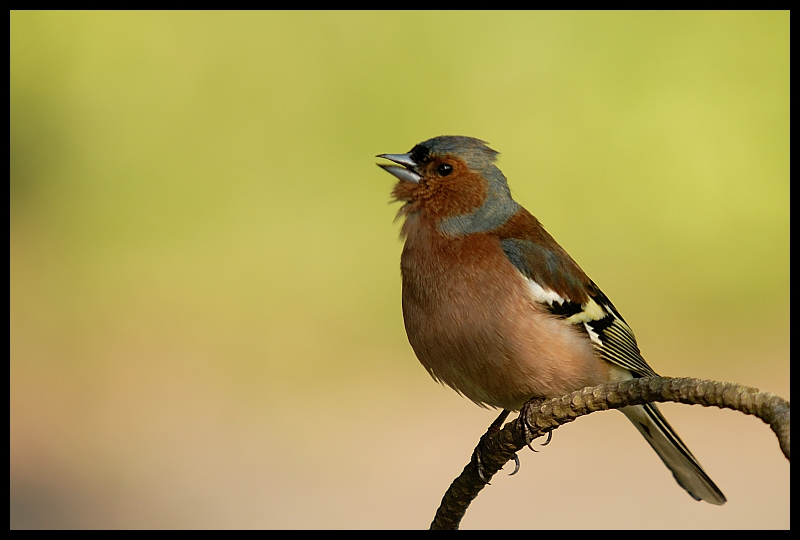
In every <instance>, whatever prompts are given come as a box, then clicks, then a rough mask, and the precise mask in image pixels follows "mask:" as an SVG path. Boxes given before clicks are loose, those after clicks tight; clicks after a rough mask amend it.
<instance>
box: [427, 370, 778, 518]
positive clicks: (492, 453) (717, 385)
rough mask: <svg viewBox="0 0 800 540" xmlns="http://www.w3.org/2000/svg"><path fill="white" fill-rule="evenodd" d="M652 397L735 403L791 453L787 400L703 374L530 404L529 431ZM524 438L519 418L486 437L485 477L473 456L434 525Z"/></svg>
mask: <svg viewBox="0 0 800 540" xmlns="http://www.w3.org/2000/svg"><path fill="white" fill-rule="evenodd" d="M654 401H655V402H663V401H674V402H677V403H686V404H689V405H703V406H705V407H711V406H713V407H720V408H726V409H734V410H736V411H741V412H743V413H745V414H752V415H754V416H757V417H759V418H760V419H761V420H763V421H764V422H766V423H767V424H769V426H770V427H771V428H772V431H774V432H775V435H777V437H778V442H779V444H780V447H781V450H782V451H783V455H784V456H786V459H790V457H789V402H788V401H786V400H784V399H782V398H780V397H778V396H776V395H775V394H773V393H771V392H762V391H760V390H758V389H756V388H751V387H748V386H743V385H740V384H733V383H723V382H716V381H707V380H703V379H673V378H668V377H642V378H639V379H632V380H629V381H624V382H621V383H611V384H604V385H602V386H596V387H594V388H584V389H583V390H579V391H577V392H573V393H571V394H569V395H567V396H564V397H562V398H556V399H551V400H548V401H544V402H542V403H541V404H540V405H538V406H533V407H528V408H527V411H528V425H529V426H531V430H530V431H529V432H528V433H529V435H530V436H532V438H533V439H536V438H539V437H541V436H543V435H545V434H547V433H548V432H550V431H552V430H554V429H556V428H558V427H559V426H561V425H563V424H566V423H568V422H572V421H573V420H575V419H576V418H578V417H579V416H583V415H585V414H589V413H593V412H595V411H604V410H607V409H618V408H620V407H625V406H628V405H643V404H645V403H650V402H654ZM523 410H526V409H523ZM526 442H527V441H525V437H524V434H523V433H522V431H521V429H520V425H519V422H518V420H513V421H511V422H508V423H507V424H506V425H505V426H504V427H503V429H501V430H500V431H499V432H497V433H493V434H488V433H487V435H485V436H484V437H482V438H481V441H480V442H479V443H478V447H477V448H476V449H475V452H476V453H479V455H480V460H481V464H482V466H483V467H482V469H483V477H484V478H485V479H486V480H485V481H484V480H482V479H481V477H480V476H479V474H478V469H477V466H476V465H475V460H474V459H473V460H471V461H470V463H469V464H467V466H466V467H464V470H463V471H462V472H461V474H460V475H459V477H458V478H456V479H455V480H453V483H452V484H450V488H449V489H448V490H447V493H445V494H444V497H443V498H442V503H441V505H440V506H439V509H438V510H437V511H436V516H435V517H434V519H433V522H432V523H431V529H457V528H458V526H459V523H461V519H462V518H463V517H464V514H465V513H466V511H467V508H468V507H469V505H470V503H471V502H472V501H473V500H474V499H475V497H477V496H478V493H480V491H481V490H482V489H483V488H484V486H486V485H487V484H488V483H489V480H490V479H491V477H492V476H494V474H496V473H497V471H499V470H500V469H502V468H503V465H505V464H506V463H507V462H508V461H509V460H511V459H514V456H515V455H516V453H517V452H518V451H520V450H521V449H522V448H523V447H524V446H525V445H526Z"/></svg>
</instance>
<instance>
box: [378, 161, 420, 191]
mask: <svg viewBox="0 0 800 540" xmlns="http://www.w3.org/2000/svg"><path fill="white" fill-rule="evenodd" d="M375 157H379V158H384V159H388V160H389V161H394V162H395V163H397V164H399V165H402V167H398V166H397V165H386V164H384V163H378V164H377V165H378V167H381V168H383V170H385V171H386V172H388V173H391V174H393V175H394V176H396V177H397V178H398V179H400V180H405V181H406V182H413V183H415V184H419V180H420V178H422V177H421V176H420V175H419V173H418V172H417V164H416V163H414V160H413V159H411V154H378V155H377V156H375Z"/></svg>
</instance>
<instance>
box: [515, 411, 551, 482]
mask: <svg viewBox="0 0 800 540" xmlns="http://www.w3.org/2000/svg"><path fill="white" fill-rule="evenodd" d="M545 401H546V400H544V399H542V398H533V399H531V400H529V401H526V402H525V404H524V405H523V406H522V409H520V411H519V417H517V423H518V425H519V430H520V431H521V432H522V436H523V438H524V439H525V444H526V445H527V446H528V448H530V449H531V451H533V452H538V450H536V449H534V448H533V447H532V446H531V442H533V440H534V439H535V437H534V436H533V434H534V433H537V432H539V431H540V430H539V428H537V427H535V426H532V425H531V424H530V423H529V420H528V419H529V417H530V411H531V410H532V409H538V408H539V407H541V406H542V403H544V402H545ZM552 438H553V432H552V431H548V432H547V440H546V441H545V442H544V443H543V444H542V446H547V445H548V444H550V441H551V440H552ZM515 472H516V471H515Z"/></svg>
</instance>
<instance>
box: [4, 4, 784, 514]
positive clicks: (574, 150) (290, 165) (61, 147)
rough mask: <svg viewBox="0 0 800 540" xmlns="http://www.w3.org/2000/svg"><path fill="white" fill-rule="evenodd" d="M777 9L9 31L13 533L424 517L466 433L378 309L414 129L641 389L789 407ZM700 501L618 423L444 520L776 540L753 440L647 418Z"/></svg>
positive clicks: (91, 19)
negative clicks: (678, 384)
mask: <svg viewBox="0 0 800 540" xmlns="http://www.w3.org/2000/svg"><path fill="white" fill-rule="evenodd" d="M789 125H790V124H789V14H788V12H769V13H760V12H736V13H725V12H722V13H719V12H713V13H705V12H700V13H697V12H694V13H659V12H655V13H654V12H647V13H638V12H633V13H631V12H622V13H618V12H614V13H592V12H589V13H587V12H568V13H565V12H544V13H524V12H523V13H521V12H516V13H514V12H512V13H493V12H489V13H449V12H426V13H413V12H399V13H398V12H372V13H370V12H344V13H340V12H319V13H293V12H277V13H273V12H267V13H262V12H254V13H241V12H238V13H125V12H123V13H93V12H92V13H58V12H12V13H11V14H10V265H9V266H10V318H11V321H10V493H11V527H12V528H17V527H255V528H276V527H279V528H280V527H285V528H301V527H302V528H315V527H323V528H330V527H338V528H341V527H353V528H366V527H372V528H397V527H400V528H418V527H426V526H427V525H428V524H429V522H430V520H431V518H432V517H433V513H434V510H435V509H436V507H437V505H438V502H439V499H440V498H441V496H442V494H443V493H444V491H445V489H446V487H447V485H448V484H449V482H450V481H451V480H452V479H453V478H454V477H455V476H456V475H457V474H458V473H459V471H460V470H461V468H462V467H463V465H464V464H465V463H466V462H467V460H468V459H469V456H470V453H471V451H472V448H473V445H474V444H475V442H476V441H477V439H478V437H479V436H480V435H481V433H483V430H484V429H485V427H486V426H487V425H488V424H489V422H490V421H491V419H492V418H493V416H494V414H495V413H494V412H493V411H485V410H481V409H479V408H477V407H475V406H474V405H473V404H471V403H470V402H468V401H466V400H464V399H462V398H459V397H458V396H457V395H456V394H455V393H454V392H452V391H450V390H449V389H446V388H442V387H440V386H438V385H437V384H436V383H434V382H433V381H432V380H430V378H429V377H428V375H427V374H426V373H425V371H424V370H423V369H422V368H421V367H420V366H419V364H418V362H417V360H416V359H415V357H414V355H413V352H412V351H411V349H410V347H409V345H408V343H407V341H406V338H405V334H404V330H403V323H402V315H401V311H400V276H399V255H400V250H401V247H402V245H401V242H400V241H399V240H398V232H399V225H398V224H397V223H393V218H394V214H395V212H396V210H397V207H396V206H392V205H389V204H388V201H389V193H390V190H391V186H392V177H391V176H390V175H388V174H386V173H384V172H383V171H381V170H380V169H378V168H377V167H376V166H375V165H374V163H375V161H376V160H375V158H374V156H375V154H378V153H384V152H392V153H396V152H405V151H407V150H409V149H410V148H411V147H412V146H413V145H414V144H416V143H417V142H419V141H422V140H424V139H427V138H430V137H433V136H436V135H443V134H452V135H470V136H474V137H478V138H481V139H484V140H486V141H489V143H490V144H491V145H492V147H493V148H495V149H496V150H498V151H499V152H501V156H500V161H499V165H500V167H501V168H502V170H503V171H504V173H505V174H506V176H507V177H508V178H509V182H510V185H511V189H512V192H513V193H514V196H515V198H516V199H517V200H518V201H519V202H520V203H522V204H523V205H525V206H526V207H527V208H528V209H529V210H530V211H531V212H532V213H533V214H535V215H536V216H538V217H539V219H540V220H541V221H542V222H543V224H544V225H545V226H546V227H547V229H548V230H549V231H550V232H551V233H552V234H553V235H554V236H555V237H556V238H557V239H558V240H559V242H560V243H561V244H562V245H563V246H564V247H565V248H566V249H567V250H568V251H569V252H570V253H571V254H572V255H573V257H574V258H575V259H576V260H577V261H578V262H579V263H580V264H581V265H582V266H583V268H584V269H585V270H586V271H587V273H589V275H590V276H592V278H593V279H594V280H595V281H596V282H597V283H598V284H599V285H600V286H601V287H602V288H603V289H604V291H605V292H606V294H608V295H609V297H611V298H612V299H613V301H614V303H615V304H616V305H617V307H618V308H619V309H620V311H621V312H622V313H623V315H624V316H625V317H626V319H627V320H628V322H629V323H630V324H631V326H632V327H633V329H634V330H635V331H636V333H637V336H638V338H639V342H640V345H641V348H642V351H643V353H644V354H645V357H646V358H648V360H649V362H650V364H651V365H652V366H653V367H654V368H655V369H656V370H657V371H659V372H660V373H662V374H669V375H683V376H697V377H707V378H713V379H718V380H730V381H737V382H740V383H744V384H748V385H752V386H757V387H760V388H763V389H766V390H771V391H774V392H777V393H779V394H781V395H783V396H784V397H786V398H789V307H790V304H789ZM664 410H665V411H666V413H667V415H668V416H669V418H670V419H671V420H672V421H673V424H674V425H675V427H676V428H677V430H678V431H679V432H680V433H681V435H682V436H683V437H684V439H685V440H686V442H687V444H689V446H690V447H691V448H692V450H693V451H694V453H695V454H696V455H697V457H698V458H699V459H700V461H701V462H702V463H703V464H704V466H705V467H706V469H707V470H708V472H709V474H710V475H711V476H712V477H713V478H714V480H715V481H716V482H717V483H718V484H719V486H720V487H721V488H722V490H723V491H724V492H725V493H726V495H727V496H728V499H729V503H728V504H727V505H726V506H724V507H722V508H716V507H712V506H710V505H703V504H700V503H696V502H694V501H693V500H691V499H690V498H689V497H688V496H687V495H686V494H685V493H684V492H683V490H682V489H680V488H679V487H678V486H677V485H676V484H675V482H674V481H673V480H672V478H671V476H670V475H669V472H668V471H667V470H666V469H665V468H664V467H663V465H662V464H661V463H660V462H659V461H658V458H657V457H656V456H655V454H654V453H653V452H652V451H651V450H650V449H649V448H648V447H647V445H646V444H645V443H644V441H643V440H642V439H641V438H640V437H639V435H638V434H637V433H636V431H635V430H634V429H633V428H632V427H631V426H630V425H628V424H627V421H626V420H625V419H624V418H623V417H622V415H619V414H617V413H613V412H608V413H599V414H596V415H592V416H591V417H588V418H585V419H581V420H580V421H578V422H575V423H574V424H570V425H569V426H566V427H564V428H563V429H560V430H558V432H556V433H555V436H554V440H553V443H552V444H551V445H549V446H548V447H547V448H546V449H544V450H543V451H541V452H539V453H538V454H532V453H530V452H527V451H526V452H524V453H523V454H522V471H521V473H520V474H519V475H517V476H515V477H513V478H507V477H505V476H504V475H501V476H498V478H497V479H496V480H495V482H494V483H493V485H492V486H491V487H489V488H488V489H487V490H486V491H484V493H482V494H481V496H480V497H479V498H478V499H477V500H476V501H475V503H474V504H473V507H472V508H471V509H470V511H469V513H468V514H467V516H466V518H465V520H464V524H463V525H464V527H465V528H467V527H471V528H476V527H537V528H556V527H562V528H563V527H615V528H619V527H623V528H624V527H778V528H781V527H788V526H789V463H788V462H787V461H786V460H785V459H784V458H783V457H782V455H781V454H780V451H779V449H778V445H777V442H776V441H775V440H774V436H773V435H772V433H771V432H770V431H769V429H768V428H767V427H766V426H764V425H763V424H761V423H760V421H758V420H756V419H753V418H749V417H745V416H743V415H741V414H738V413H734V412H731V411H720V410H709V409H702V408H699V407H687V406H680V405H666V406H665V407H664Z"/></svg>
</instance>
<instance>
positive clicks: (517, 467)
mask: <svg viewBox="0 0 800 540" xmlns="http://www.w3.org/2000/svg"><path fill="white" fill-rule="evenodd" d="M518 472H519V456H518V455H517V454H514V472H512V473H511V474H509V475H508V476H514V475H515V474H517V473H518Z"/></svg>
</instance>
